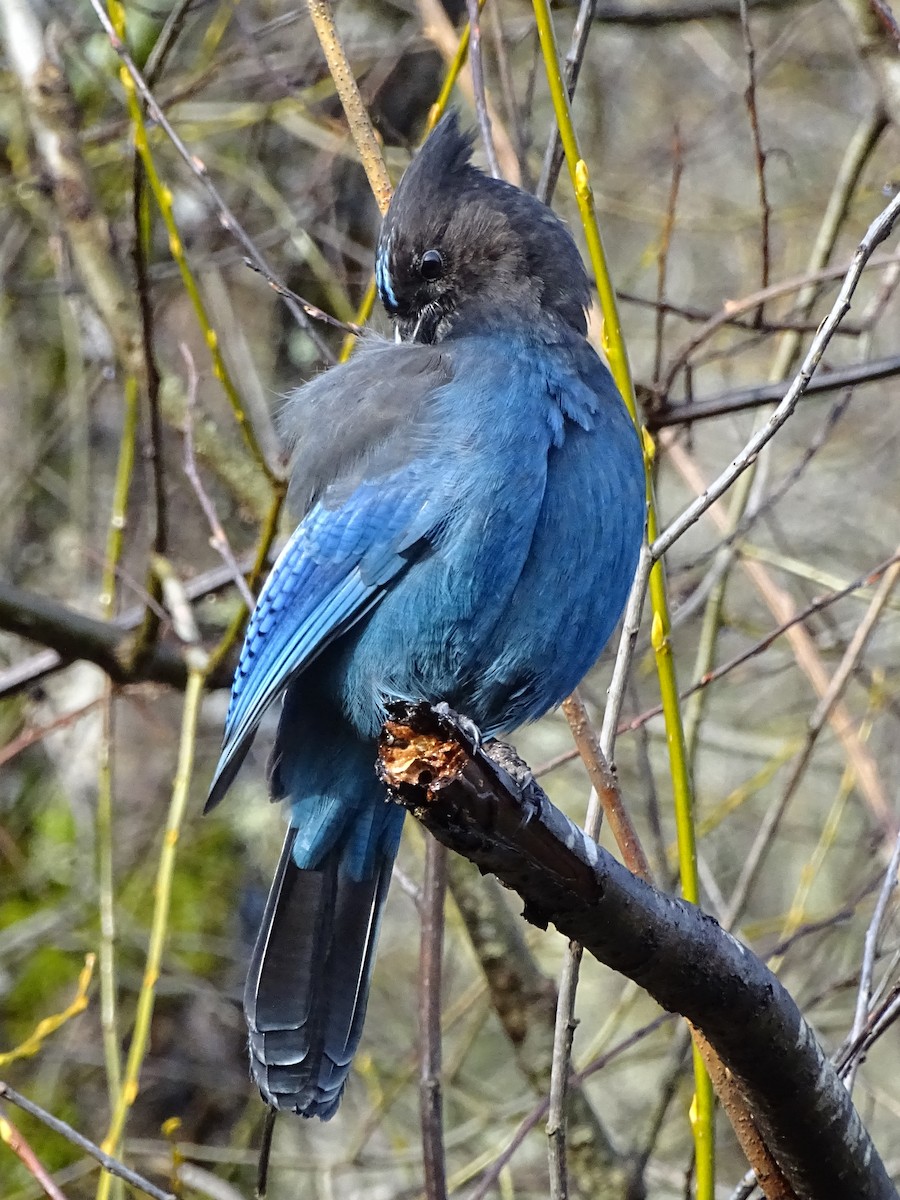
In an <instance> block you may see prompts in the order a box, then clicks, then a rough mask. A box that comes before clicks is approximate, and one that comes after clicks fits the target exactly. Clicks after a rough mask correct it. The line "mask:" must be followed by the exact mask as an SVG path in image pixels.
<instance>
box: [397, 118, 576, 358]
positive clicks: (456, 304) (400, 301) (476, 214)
mask: <svg viewBox="0 0 900 1200" xmlns="http://www.w3.org/2000/svg"><path fill="white" fill-rule="evenodd" d="M473 143H474V134H473V133H472V132H470V131H469V130H463V129H461V128H460V121H459V116H458V114H457V113H456V112H454V111H451V112H448V113H447V114H446V115H445V116H444V117H442V119H441V120H440V121H439V122H438V124H437V125H436V126H435V128H434V130H433V131H432V133H431V134H430V135H429V137H428V139H427V140H426V142H425V144H424V146H423V147H422V149H421V150H420V151H419V153H418V154H417V155H416V157H415V158H414V159H413V161H412V162H411V163H410V165H409V167H408V168H407V170H406V173H405V174H404V176H403V178H402V179H401V181H400V183H399V185H398V187H397V190H396V192H395V194H394V198H393V200H392V201H391V205H390V208H389V209H388V212H387V215H386V216H385V219H384V223H383V225H382V228H381V235H380V237H379V240H378V250H377V254H376V261H375V276H376V281H377V284H378V292H379V295H380V296H381V300H382V303H383V304H384V307H385V309H386V310H387V312H388V313H389V314H390V315H391V316H392V317H393V318H394V319H395V321H396V322H397V328H398V331H399V332H400V335H401V337H405V338H409V337H412V338H415V339H417V340H419V341H432V342H437V341H440V340H442V338H444V337H446V336H448V334H449V333H450V332H451V331H452V330H453V329H454V328H457V327H458V326H459V322H460V321H467V322H468V323H469V324H470V325H472V326H474V325H475V324H476V323H478V322H481V323H482V324H483V322H484V320H485V319H492V320H496V319H501V318H503V317H504V316H505V317H506V318H508V319H512V318H513V317H515V318H516V319H519V320H532V319H533V318H534V317H535V316H536V315H542V316H543V317H544V318H546V319H547V320H550V321H553V320H561V321H563V322H565V323H566V324H567V325H570V326H571V327H572V328H574V329H576V330H577V331H578V332H579V333H581V334H584V332H585V329H586V325H585V317H584V310H585V308H586V306H587V304H588V302H589V299H590V297H589V290H588V282H587V277H586V275H585V272H584V266H583V263H582V261H581V258H580V256H579V254H578V249H577V247H576V245H575V243H574V241H573V240H572V236H571V234H570V233H569V231H568V230H567V229H566V227H565V225H564V224H563V222H562V221H561V220H560V219H559V217H557V216H556V214H555V213H554V212H553V211H552V210H551V209H549V208H548V207H547V206H546V205H544V204H542V203H541V202H540V201H539V200H538V199H537V198H536V197H535V196H532V195H530V194H529V193H527V192H525V191H523V190H522V189H521V188H518V187H514V186H513V185H512V184H509V183H506V182H505V181H503V180H502V179H494V178H493V177H492V176H490V175H487V174H485V172H484V171H482V170H480V169H479V168H478V167H476V166H475V165H474V164H473V162H472V151H473Z"/></svg>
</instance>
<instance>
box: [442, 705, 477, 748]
mask: <svg viewBox="0 0 900 1200" xmlns="http://www.w3.org/2000/svg"><path fill="white" fill-rule="evenodd" d="M433 711H434V712H435V713H436V714H437V716H439V717H441V718H442V719H443V720H445V721H448V722H449V723H450V724H451V725H453V726H455V727H456V728H457V729H458V730H459V731H460V732H461V733H462V734H464V735H465V737H466V738H468V740H469V741H470V742H471V743H472V748H473V750H475V751H479V750H482V749H483V748H484V735H483V734H482V732H481V730H480V729H479V728H478V726H477V725H476V724H475V722H474V721H473V720H471V719H470V718H469V717H467V716H464V714H463V713H459V712H456V710H455V709H452V708H451V707H450V705H449V704H448V703H447V701H446V700H441V701H440V703H439V704H435V705H434V708H433Z"/></svg>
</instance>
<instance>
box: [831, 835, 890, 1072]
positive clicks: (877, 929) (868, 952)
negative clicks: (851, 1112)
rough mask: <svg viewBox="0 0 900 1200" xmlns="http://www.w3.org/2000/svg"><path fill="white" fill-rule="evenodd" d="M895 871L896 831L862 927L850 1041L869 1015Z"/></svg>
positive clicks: (855, 1061) (853, 1063) (853, 1065)
mask: <svg viewBox="0 0 900 1200" xmlns="http://www.w3.org/2000/svg"><path fill="white" fill-rule="evenodd" d="M898 871H900V834H898V835H897V840H896V842H895V843H894V852H893V854H892V855H891V861H890V862H889V863H888V867H887V870H886V871H885V873H884V881H883V883H882V885H881V891H880V892H879V893H878V899H877V900H876V901H875V909H874V911H873V913H872V919H871V921H869V924H868V927H867V929H866V937H865V941H864V943H863V960H862V968H861V969H860V973H859V989H858V991H857V993H856V1008H855V1010H854V1013H853V1025H852V1026H851V1028H850V1041H851V1043H852V1042H856V1041H857V1040H858V1039H859V1037H860V1035H861V1034H862V1032H863V1030H864V1029H865V1026H866V1020H867V1018H868V1016H869V1000H870V998H871V995H872V976H873V974H874V972H875V955H876V951H877V949H878V938H879V935H880V934H881V926H882V925H883V923H884V918H885V914H886V913H887V907H888V904H889V902H890V899H891V895H892V893H893V891H894V888H895V887H896V886H897V872H898ZM861 1061H862V1060H861V1059H860V1058H859V1057H854V1058H852V1059H851V1060H850V1064H849V1066H848V1069H847V1074H846V1076H845V1080H844V1082H845V1083H846V1084H847V1091H848V1092H850V1093H852V1092H853V1084H854V1083H855V1081H856V1072H857V1070H858V1069H859V1064H860V1062H861Z"/></svg>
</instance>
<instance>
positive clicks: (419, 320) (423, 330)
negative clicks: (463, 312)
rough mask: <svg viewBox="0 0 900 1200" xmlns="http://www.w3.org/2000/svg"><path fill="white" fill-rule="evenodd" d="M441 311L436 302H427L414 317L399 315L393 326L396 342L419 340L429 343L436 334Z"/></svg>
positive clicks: (441, 314) (441, 315)
mask: <svg viewBox="0 0 900 1200" xmlns="http://www.w3.org/2000/svg"><path fill="white" fill-rule="evenodd" d="M443 316H444V314H443V312H442V311H441V309H440V308H439V307H438V306H437V305H436V304H429V305H427V307H425V308H423V309H422V311H421V312H420V313H417V314H416V316H414V317H401V318H400V319H399V320H398V321H397V324H396V327H395V337H396V338H397V341H398V342H419V343H423V344H425V345H430V344H431V343H432V342H433V341H434V339H435V337H436V336H437V331H438V326H439V325H440V323H441V321H442V319H443Z"/></svg>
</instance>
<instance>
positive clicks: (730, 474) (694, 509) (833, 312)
mask: <svg viewBox="0 0 900 1200" xmlns="http://www.w3.org/2000/svg"><path fill="white" fill-rule="evenodd" d="M898 216H900V195H897V196H895V197H894V198H893V200H892V201H891V202H890V204H888V205H887V207H886V208H884V209H883V210H882V212H881V213H880V214H879V215H878V216H877V217H876V218H875V220H874V221H873V222H872V223H871V225H870V226H869V228H868V230H867V231H866V234H865V236H864V237H863V239H862V241H861V242H860V244H859V248H858V249H857V251H856V254H855V255H854V256H853V261H852V263H851V265H850V269H849V271H848V272H847V274H846V276H845V277H844V282H843V284H842V286H841V289H840V291H839V292H838V295H837V298H836V300H835V302H834V304H833V305H832V306H831V309H830V311H829V313H828V315H827V316H826V318H825V320H824V321H823V322H822V325H821V327H820V329H819V332H818V333H817V334H816V336H815V337H814V338H813V340H812V343H811V344H810V347H809V350H808V351H807V354H806V357H805V358H804V360H803V364H802V366H801V367H800V370H799V371H798V372H797V374H796V375H795V377H794V379H793V381H792V383H791V386H790V387H789V388H788V390H787V393H786V394H785V396H784V399H783V400H782V401H781V403H780V404H779V405H778V407H777V408H776V409H775V411H774V412H773V413H772V416H771V417H770V418H769V420H768V421H767V422H766V424H765V425H764V426H763V427H762V428H761V429H760V430H758V431H757V432H756V433H755V434H754V435H753V437H752V438H751V439H750V440H749V441H748V442H747V444H746V446H745V447H744V449H743V450H742V451H741V452H740V454H738V455H737V457H736V458H735V459H734V460H733V461H732V462H731V463H730V464H729V466H728V467H726V469H725V470H724V471H723V472H722V473H721V474H720V475H719V477H718V479H716V480H714V482H713V483H711V484H710V485H709V486H708V487H707V488H706V489H705V490H704V491H703V493H702V495H700V496H698V497H697V499H696V500H695V501H694V502H693V503H692V504H690V505H688V507H687V508H686V509H685V510H684V511H683V512H682V513H681V515H680V516H679V517H677V518H676V519H675V520H674V521H672V523H671V524H670V525H669V526H668V527H667V528H666V529H665V530H664V531H663V532H662V533H661V534H660V536H659V537H658V538H657V539H656V541H655V542H654V543H653V545H652V546H651V554H652V555H653V558H654V559H657V560H658V559H659V558H660V557H661V556H662V555H663V554H665V553H666V551H667V550H669V549H670V548H671V547H672V546H673V545H674V544H675V542H676V541H677V540H678V539H679V538H680V537H681V536H682V534H684V533H685V532H686V531H687V530H688V529H690V528H691V526H692V525H694V524H696V522H697V521H698V520H699V519H700V517H701V516H702V515H703V513H705V512H706V510H707V509H708V508H709V507H710V506H711V505H712V504H714V503H715V502H716V500H718V499H719V497H720V496H722V495H724V494H725V492H726V491H728V489H729V488H730V487H731V485H732V484H733V483H734V481H735V480H736V479H738V478H739V477H740V476H741V475H742V474H743V473H744V471H746V469H747V468H748V467H749V466H751V464H752V463H754V462H755V461H756V457H757V455H758V454H759V452H760V450H762V448H763V447H764V446H765V445H767V444H768V443H769V442H770V441H771V440H772V438H773V437H774V436H775V434H776V433H777V432H778V430H779V429H781V427H782V425H784V424H785V422H786V421H787V420H788V419H789V418H790V417H791V415H792V414H793V412H794V409H795V408H796V407H797V402H798V401H799V399H800V397H801V396H802V395H803V393H804V392H805V391H806V387H807V385H808V383H809V381H810V379H811V378H812V376H813V373H814V371H815V370H816V368H817V367H818V365H819V363H820V362H821V360H822V355H823V354H824V353H825V350H826V349H827V347H828V344H829V342H830V341H831V338H832V336H833V334H834V330H835V329H836V328H837V326H838V325H839V324H840V323H841V321H842V320H843V318H844V316H845V314H846V313H847V312H849V310H850V303H851V299H852V296H853V294H854V292H855V291H856V287H857V284H858V283H859V280H860V276H861V275H862V272H863V268H864V267H865V265H866V263H867V262H868V260H869V259H870V258H871V256H872V253H873V251H874V250H875V248H876V247H877V246H880V245H881V243H882V242H883V241H885V240H886V239H887V238H888V237H889V236H890V234H891V232H892V230H893V228H894V224H895V222H896V220H897V218H898Z"/></svg>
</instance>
